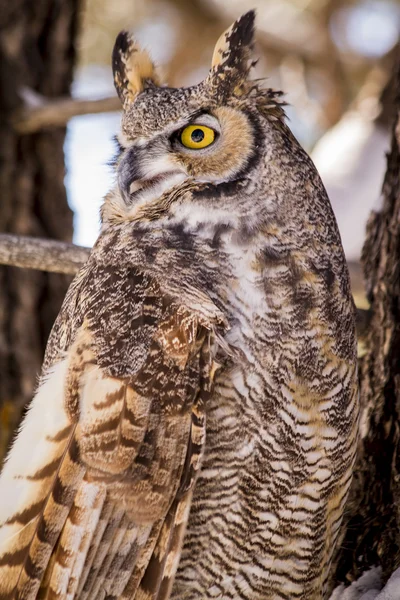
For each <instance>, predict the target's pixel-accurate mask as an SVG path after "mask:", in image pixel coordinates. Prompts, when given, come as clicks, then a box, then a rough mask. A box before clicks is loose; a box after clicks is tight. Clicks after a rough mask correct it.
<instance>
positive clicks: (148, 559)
mask: <svg viewBox="0 0 400 600" xmlns="http://www.w3.org/2000/svg"><path fill="white" fill-rule="evenodd" d="M85 273H86V275H85V277H86V279H85V277H83V276H80V279H79V282H80V283H79V285H82V286H84V285H86V286H88V289H89V288H90V289H92V290H94V292H93V293H92V294H85V293H82V294H80V295H79V285H78V284H76V285H75V287H74V288H73V290H72V292H71V293H70V294H69V295H68V300H67V302H68V303H69V305H70V306H72V310H73V314H76V315H79V319H78V317H76V319H75V321H74V318H75V317H74V318H73V319H72V321H74V322H76V327H75V330H74V331H73V333H72V332H70V333H65V331H63V329H62V327H60V325H59V324H58V325H56V327H55V332H56V334H57V335H58V339H59V343H60V344H61V341H60V340H61V339H62V340H64V341H63V343H65V339H70V345H69V348H68V350H67V353H66V356H64V357H63V358H62V360H60V361H59V362H58V363H57V364H56V365H55V366H51V367H50V368H48V365H47V367H46V369H47V370H46V376H45V378H44V379H43V382H42V384H41V386H40V387H39V389H38V393H37V395H36V396H35V398H34V400H33V402H32V405H31V409H30V411H29V413H28V416H27V418H26V419H25V422H24V425H23V427H22V430H21V432H20V433H19V435H18V437H17V440H16V443H15V445H14V448H13V450H12V452H11V455H10V457H9V459H8V462H7V464H6V466H5V468H4V471H3V473H2V475H1V479H0V488H2V489H3V490H6V494H7V502H6V506H5V508H4V509H3V507H2V508H1V509H0V600H11V599H13V598H18V600H34V599H35V598H37V597H40V598H41V599H43V600H44V599H45V600H55V599H58V600H73V599H74V598H79V600H98V599H99V596H100V597H101V598H110V599H111V598H121V599H125V598H126V599H128V598H129V599H130V600H133V599H136V600H137V599H140V598H143V599H144V598H152V599H153V600H161V599H164V598H165V599H166V598H167V597H168V595H169V591H170V588H171V585H172V581H173V576H174V573H175V570H176V566H177V563H178V560H179V553H180V546H181V543H182V538H183V535H184V530H185V526H186V520H187V515H188V512H189V507H190V501H191V495H192V489H193V485H194V483H195V479H196V473H197V471H198V469H199V465H200V460H201V454H202V449H203V445H204V433H205V422H204V406H205V405H206V402H207V398H208V396H209V394H210V391H211V386H212V379H213V372H214V366H215V362H214V355H215V346H216V343H215V339H216V338H217V336H218V333H217V330H218V328H222V322H223V320H222V318H221V313H220V312H219V311H218V310H217V309H216V308H215V307H214V306H213V304H212V303H211V301H209V300H207V303H205V304H204V303H203V304H202V306H201V310H200V300H202V299H203V296H202V295H201V294H199V293H198V292H194V293H193V307H194V308H193V307H191V306H190V289H189V288H188V287H186V288H185V290H184V293H183V296H182V298H184V301H185V302H184V304H183V303H182V299H179V300H177V299H174V298H171V297H169V296H168V295H166V294H165V293H164V292H163V291H162V289H161V287H160V286H159V284H158V283H157V282H156V281H155V280H154V279H153V278H151V277H150V276H149V275H148V274H144V273H142V272H140V271H139V270H138V269H133V268H121V269H118V268H117V267H114V268H112V269H111V268H109V267H107V266H104V265H103V266H99V265H96V264H94V265H92V267H91V268H88V267H85ZM97 289H98V290H101V297H100V296H99V295H98V294H97ZM108 289H109V292H108ZM51 343H52V344H53V346H54V344H56V343H57V338H56V339H52V342H51ZM51 354H52V355H53V356H58V357H59V356H60V353H59V352H57V351H53V350H52V351H51V352H50V355H51ZM32 444H33V446H34V447H33V451H32V456H31V457H29V460H26V449H27V448H29V447H30V446H31V445H32ZM39 588H40V590H39Z"/></svg>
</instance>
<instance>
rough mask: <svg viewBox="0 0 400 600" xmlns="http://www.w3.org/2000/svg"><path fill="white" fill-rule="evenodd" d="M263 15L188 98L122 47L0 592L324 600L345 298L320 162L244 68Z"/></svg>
mask: <svg viewBox="0 0 400 600" xmlns="http://www.w3.org/2000/svg"><path fill="white" fill-rule="evenodd" d="M254 19H255V17H254V12H248V13H247V14H245V15H244V16H242V17H241V18H239V19H238V20H237V21H236V22H235V23H234V24H233V25H232V26H231V27H230V28H229V29H228V30H227V31H226V32H225V33H224V34H223V35H222V36H221V38H220V40H219V41H218V42H217V45H216V48H215V51H214V55H213V59H212V66H211V70H210V73H209V75H208V76H207V78H206V79H205V80H204V81H202V82H201V83H199V84H198V85H196V86H193V87H189V88H180V89H173V88H169V87H166V86H164V85H162V84H161V82H160V79H159V75H158V74H157V71H156V69H155V67H154V65H153V63H152V62H151V60H150V58H149V56H148V54H147V53H146V52H144V51H143V50H141V49H140V47H139V46H138V45H137V44H136V42H135V40H134V39H133V38H132V37H131V36H130V34H128V33H126V32H123V33H121V34H120V35H119V36H118V38H117V40H116V44H115V48H114V51H113V58H112V62H113V70H114V80H115V85H116V89H117V92H118V94H119V96H120V99H121V101H122V105H123V116H122V123H121V132H120V134H119V138H118V140H119V153H118V157H117V158H116V161H115V169H116V185H115V187H114V189H112V190H111V192H110V193H109V194H108V195H107V196H106V198H105V201H104V205H103V207H102V231H101V234H100V236H99V238H98V240H97V242H96V244H95V245H94V247H93V249H92V251H91V254H90V257H89V259H88V261H87V263H86V264H85V265H84V266H83V267H82V269H81V271H80V272H79V274H78V275H77V276H76V278H75V280H74V281H73V283H72V285H71V287H70V289H69V291H68V293H67V296H66V298H65V301H64V304H63V307H62V309H61V311H60V314H59V316H58V318H57V320H56V322H55V325H54V327H53V330H52V333H51V336H50V339H49V342H48V347H47V351H46V356H45V359H44V364H43V371H42V375H41V378H40V382H39V385H38V388H37V391H36V394H35V396H34V398H33V401H32V403H31V406H30V408H29V410H28V412H27V414H26V416H25V419H24V421H23V423H22V425H21V428H20V430H19V432H18V434H17V436H16V439H15V442H14V445H13V447H12V448H11V451H10V453H9V456H8V459H7V461H6V463H5V466H4V469H3V472H2V474H1V479H0V497H1V503H0V599H1V600H6V599H7V600H11V599H18V600H31V599H34V598H41V599H55V598H57V599H63V600H73V599H79V600H94V599H95V600H99V599H101V600H103V599H107V600H112V599H114V598H115V599H117V598H118V599H123V600H125V599H126V600H128V599H130V600H132V599H137V600H139V599H140V600H146V599H147V600H150V599H152V600H164V599H167V598H171V599H174V600H195V599H196V600H200V599H202V600H204V599H211V598H220V599H232V600H233V599H243V600H261V599H262V600H272V599H291V600H294V599H296V598H298V599H303V600H305V599H307V600H315V599H321V598H324V597H326V594H327V591H328V590H327V581H328V574H329V568H330V564H331V560H332V555H333V552H334V549H335V544H336V542H337V538H338V531H339V527H340V524H341V521H342V516H343V510H344V505H345V502H346V497H347V493H348V489H349V485H350V482H351V478H352V469H353V465H354V457H355V447H356V441H357V420H358V391H357V373H356V340H355V327H354V308H353V303H352V298H351V294H350V288H349V277H348V272H347V267H346V262H345V259H344V255H343V250H342V246H341V242H340V236H339V233H338V230H337V226H336V223H335V219H334V216H333V213H332V210H331V207H330V204H329V201H328V198H327V196H326V193H325V191H324V188H323V185H322V183H321V181H320V179H319V176H318V174H317V172H316V170H315V167H314V165H313V163H312V162H311V160H310V158H309V157H308V156H307V154H306V153H305V152H304V151H303V150H302V149H301V147H300V146H299V144H298V142H297V141H296V139H295V138H294V137H293V135H292V134H291V132H290V131H289V129H288V127H287V126H286V124H285V115H284V108H283V107H284V104H283V102H282V100H281V95H280V94H279V93H277V92H274V91H272V90H270V89H264V88H263V86H262V84H261V83H260V81H252V80H251V79H250V70H251V67H252V64H253V62H252V46H253V38H254Z"/></svg>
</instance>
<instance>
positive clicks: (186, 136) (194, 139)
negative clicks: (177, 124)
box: [181, 125, 215, 150]
mask: <svg viewBox="0 0 400 600" xmlns="http://www.w3.org/2000/svg"><path fill="white" fill-rule="evenodd" d="M214 140H215V131H214V129H211V127H206V126H205V125H188V126H187V127H185V129H184V130H183V131H182V133H181V143H182V144H183V145H184V146H185V147H186V148H191V149H192V150H199V149H200V148H207V146H209V145H210V144H212V143H213V141H214Z"/></svg>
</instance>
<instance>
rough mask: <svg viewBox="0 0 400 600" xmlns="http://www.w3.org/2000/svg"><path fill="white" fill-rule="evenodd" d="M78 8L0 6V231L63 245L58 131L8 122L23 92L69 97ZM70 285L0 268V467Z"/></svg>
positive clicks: (65, 226) (54, 0) (42, 1)
mask: <svg viewBox="0 0 400 600" xmlns="http://www.w3.org/2000/svg"><path fill="white" fill-rule="evenodd" d="M78 3H79V0H62V2H60V1H58V0H34V1H32V0H11V1H6V0H2V2H1V6H0V40H1V41H0V231H2V232H9V233H17V234H24V235H31V236H41V237H47V238H55V239H59V240H64V241H70V240H71V237H72V213H71V210H70V209H69V207H68V204H67V199H66V193H65V188H64V183H63V180H64V152H63V144H64V138H65V129H61V128H54V129H50V128H49V129H43V130H42V131H41V132H40V133H35V134H32V135H19V134H17V133H16V131H15V130H14V129H13V126H12V115H13V114H14V113H15V111H16V110H17V109H19V108H21V106H22V103H23V101H22V97H21V94H22V95H24V94H25V96H26V97H27V96H28V93H27V91H26V90H27V88H29V89H30V90H33V91H35V92H37V93H40V94H41V95H43V96H45V97H56V96H61V95H63V96H65V95H66V94H68V93H69V88H70V84H71V79H72V71H73V65H74V57H75V51H74V41H75V38H76V31H77V8H78ZM69 281H70V278H69V277H67V276H63V275H55V274H49V273H41V272H38V271H30V270H22V269H17V268H9V267H3V268H0V460H1V457H2V456H3V455H4V452H5V449H6V446H7V444H8V441H9V436H10V433H11V432H12V431H13V429H14V427H15V425H16V423H17V422H18V421H19V419H20V415H21V411H22V408H23V406H24V404H25V403H26V402H27V401H28V400H30V398H31V396H32V391H33V388H34V385H35V382H36V378H37V375H38V373H39V370H40V366H41V362H42V357H43V352H44V348H45V344H46V340H47V337H48V334H49V331H50V328H51V325H52V323H53V321H54V319H55V316H56V315H57V312H58V310H59V308H60V304H61V302H62V299H63V297H64V294H65V291H66V289H67V286H68V284H69Z"/></svg>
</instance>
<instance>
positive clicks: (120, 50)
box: [112, 31, 159, 108]
mask: <svg viewBox="0 0 400 600" xmlns="http://www.w3.org/2000/svg"><path fill="white" fill-rule="evenodd" d="M112 68H113V75H114V85H115V89H116V90H117V93H118V96H119V97H120V100H121V102H122V104H123V106H124V108H126V107H127V106H129V104H131V103H132V102H134V100H135V98H136V96H137V95H138V94H140V92H142V91H143V90H144V89H145V88H146V87H148V86H150V85H151V84H153V85H159V78H158V74H157V71H156V68H155V66H154V64H153V62H152V60H151V58H150V56H149V54H148V53H147V52H146V50H143V49H142V48H140V46H139V44H138V43H137V42H136V40H135V39H134V38H133V37H132V35H131V34H130V33H129V32H128V31H121V33H119V34H118V37H117V39H116V40H115V44H114V49H113V53H112Z"/></svg>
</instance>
